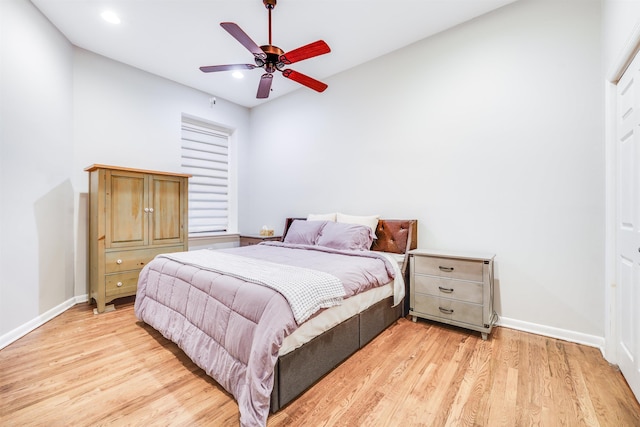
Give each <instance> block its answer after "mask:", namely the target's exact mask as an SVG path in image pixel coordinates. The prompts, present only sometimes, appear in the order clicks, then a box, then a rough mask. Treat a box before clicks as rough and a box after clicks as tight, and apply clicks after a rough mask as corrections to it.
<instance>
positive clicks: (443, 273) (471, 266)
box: [414, 256, 483, 282]
mask: <svg viewBox="0 0 640 427" xmlns="http://www.w3.org/2000/svg"><path fill="white" fill-rule="evenodd" d="M414 262H415V265H414V267H415V273H418V274H428V275H431V276H439V277H449V278H452V279H460V280H472V281H476V282H482V265H483V263H482V261H475V260H463V259H455V258H440V257H426V256H416V257H414Z"/></svg>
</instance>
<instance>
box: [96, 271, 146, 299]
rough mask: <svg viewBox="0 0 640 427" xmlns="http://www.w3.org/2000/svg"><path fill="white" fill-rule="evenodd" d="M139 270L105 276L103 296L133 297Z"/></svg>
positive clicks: (136, 287)
mask: <svg viewBox="0 0 640 427" xmlns="http://www.w3.org/2000/svg"><path fill="white" fill-rule="evenodd" d="M139 275H140V270H134V271H127V272H125V273H115V274H106V275H105V276H104V280H105V296H107V297H114V296H117V295H122V296H125V295H135V293H136V291H137V289H138V276H139Z"/></svg>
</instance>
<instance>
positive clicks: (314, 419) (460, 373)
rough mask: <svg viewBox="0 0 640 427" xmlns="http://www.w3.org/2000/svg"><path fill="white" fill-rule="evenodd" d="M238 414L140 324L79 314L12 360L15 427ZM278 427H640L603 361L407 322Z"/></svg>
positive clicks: (225, 419)
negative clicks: (485, 339)
mask: <svg viewBox="0 0 640 427" xmlns="http://www.w3.org/2000/svg"><path fill="white" fill-rule="evenodd" d="M238 423H239V416H238V406H237V404H236V403H235V401H234V400H233V398H232V397H231V396H230V395H229V394H227V393H226V392H225V391H224V390H222V389H221V388H220V387H219V386H218V385H217V384H216V382H215V381H213V380H212V379H211V378H209V377H207V376H206V375H205V374H204V373H203V371H201V370H200V369H199V368H197V367H196V366H195V365H194V364H193V363H191V361H190V360H189V359H188V358H187V357H186V356H185V355H184V354H183V353H182V351H181V350H180V349H178V348H177V347H176V346H175V345H174V344H172V343H170V342H168V341H167V340H165V339H164V338H162V337H161V336H160V335H159V334H158V333H157V332H156V331H154V330H153V329H151V328H150V327H148V326H146V325H143V324H141V323H139V322H137V320H136V319H135V316H134V315H133V304H132V301H131V300H129V301H121V302H120V304H119V305H117V310H116V311H115V312H111V313H105V314H102V315H99V316H95V315H93V313H92V308H91V307H90V306H89V305H87V304H79V305H77V306H75V307H73V308H71V309H70V310H68V311H67V312H65V313H64V314H62V315H60V316H59V317H57V318H56V319H54V320H52V321H50V322H48V323H47V324H45V325H43V326H41V327H40V328H38V329H37V330H35V331H33V332H31V333H30V334H28V335H27V336H25V337H23V338H21V339H20V340H18V341H16V342H15V343H13V344H11V345H9V346H7V347H6V348H4V349H3V350H1V351H0V425H1V426H31V425H43V426H44V425H46V426H100V425H131V426H150V425H160V426H168V425H171V426H174V425H175V426H226V425H229V426H237V425H238ZM268 425H269V426H272V427H275V426H301V425H305V426H374V425H375V426H418V425H420V426H444V425H451V426H534V425H538V426H583V425H584V426H616V427H618V426H640V405H638V402H637V401H636V400H635V398H634V397H633V394H632V393H631V391H630V389H629V387H628V386H627V384H626V382H625V381H624V378H623V377H622V375H621V374H620V372H619V371H617V370H616V369H615V368H614V367H612V366H610V365H608V364H607V362H606V361H605V360H604V359H603V358H602V356H601V354H600V352H599V350H597V349H594V348H590V347H585V346H581V345H577V344H572V343H567V342H564V341H559V340H554V339H549V338H545V337H541V336H537V335H532V334H527V333H523V332H518V331H514V330H510V329H506V328H496V329H494V333H493V334H492V336H491V337H490V339H489V340H488V341H482V340H481V339H480V337H479V334H477V333H472V332H467V331H464V330H461V329H456V328H449V327H444V326H441V325H437V324H432V323H429V322H426V321H418V322H417V323H413V322H411V321H410V320H407V319H400V320H399V321H398V322H397V323H396V324H394V325H393V326H391V327H390V328H389V329H387V330H386V331H385V332H383V333H382V334H381V335H380V336H378V337H377V338H376V339H375V340H374V341H372V342H371V343H370V344H369V345H367V346H366V347H365V348H363V349H362V350H361V351H359V352H358V353H357V354H355V355H354V356H352V357H351V358H350V359H348V360H347V361H345V362H344V363H343V364H342V365H340V366H339V367H338V368H337V369H336V370H334V371H333V372H332V373H330V374H328V375H327V376H326V377H324V378H323V379H322V380H321V381H320V382H319V383H317V384H316V385H315V386H313V387H312V388H311V389H309V390H308V391H307V392H306V393H305V394H304V395H302V396H301V397H300V398H298V399H297V400H296V401H294V402H293V403H291V404H290V405H289V406H287V407H285V408H284V409H283V410H281V411H280V412H278V413H277V414H272V415H271V416H270V417H269V421H268Z"/></svg>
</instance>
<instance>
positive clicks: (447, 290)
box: [438, 286, 453, 294]
mask: <svg viewBox="0 0 640 427" xmlns="http://www.w3.org/2000/svg"><path fill="white" fill-rule="evenodd" d="M438 289H440V292H444V293H446V294H450V293H453V288H443V287H442V286H438Z"/></svg>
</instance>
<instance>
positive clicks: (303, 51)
mask: <svg viewBox="0 0 640 427" xmlns="http://www.w3.org/2000/svg"><path fill="white" fill-rule="evenodd" d="M329 52H331V49H330V48H329V45H328V44H326V43H325V42H324V41H323V40H318V41H317V42H313V43H309V44H307V45H304V46H302V47H299V48H297V49H293V50H292V51H291V52H287V53H285V54H284V55H280V58H279V59H280V62H282V63H283V64H293V63H294V62H298V61H302V60H304V59H309V58H313V57H314V56H318V55H324V54H325V53H329Z"/></svg>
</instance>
